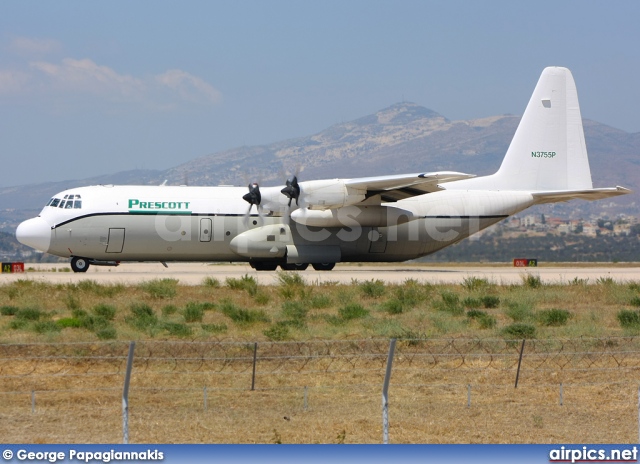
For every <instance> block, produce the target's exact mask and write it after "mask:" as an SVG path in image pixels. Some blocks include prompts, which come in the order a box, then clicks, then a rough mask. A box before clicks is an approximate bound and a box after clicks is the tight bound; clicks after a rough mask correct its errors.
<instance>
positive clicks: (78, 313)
mask: <svg viewBox="0 0 640 464" xmlns="http://www.w3.org/2000/svg"><path fill="white" fill-rule="evenodd" d="M87 315H88V314H87V312H86V311H85V310H84V309H74V310H72V311H71V316H72V317H75V318H76V319H82V318H83V317H87Z"/></svg>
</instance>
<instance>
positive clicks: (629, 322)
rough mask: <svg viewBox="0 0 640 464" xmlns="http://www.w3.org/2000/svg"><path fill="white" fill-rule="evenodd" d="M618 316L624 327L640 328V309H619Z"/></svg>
mask: <svg viewBox="0 0 640 464" xmlns="http://www.w3.org/2000/svg"><path fill="white" fill-rule="evenodd" d="M617 318H618V322H619V323H620V326H621V327H622V328H624V329H640V311H630V310H628V309H621V310H620V311H618V314H617Z"/></svg>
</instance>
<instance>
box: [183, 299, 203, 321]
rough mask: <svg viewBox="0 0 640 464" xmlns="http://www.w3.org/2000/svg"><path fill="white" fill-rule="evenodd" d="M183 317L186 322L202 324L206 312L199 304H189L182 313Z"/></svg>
mask: <svg viewBox="0 0 640 464" xmlns="http://www.w3.org/2000/svg"><path fill="white" fill-rule="evenodd" d="M182 316H183V317H184V320H185V321H186V322H202V318H203V317H204V310H203V309H202V306H201V305H200V304H199V303H192V302H189V303H187V306H186V307H185V308H184V311H182Z"/></svg>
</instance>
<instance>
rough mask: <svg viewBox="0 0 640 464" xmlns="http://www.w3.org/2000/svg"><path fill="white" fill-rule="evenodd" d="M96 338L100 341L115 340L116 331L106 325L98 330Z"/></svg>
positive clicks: (116, 336)
mask: <svg viewBox="0 0 640 464" xmlns="http://www.w3.org/2000/svg"><path fill="white" fill-rule="evenodd" d="M96 336H97V337H98V338H99V339H100V340H115V339H116V338H118V331H117V330H116V328H115V327H114V326H112V325H108V326H106V327H103V328H102V329H100V330H98V331H97V332H96Z"/></svg>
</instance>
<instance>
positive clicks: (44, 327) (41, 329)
mask: <svg viewBox="0 0 640 464" xmlns="http://www.w3.org/2000/svg"><path fill="white" fill-rule="evenodd" d="M33 330H34V331H35V332H36V333H39V334H44V333H52V332H60V331H61V330H62V327H60V326H59V325H58V324H56V323H55V322H53V321H37V322H35V323H34V324H33Z"/></svg>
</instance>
